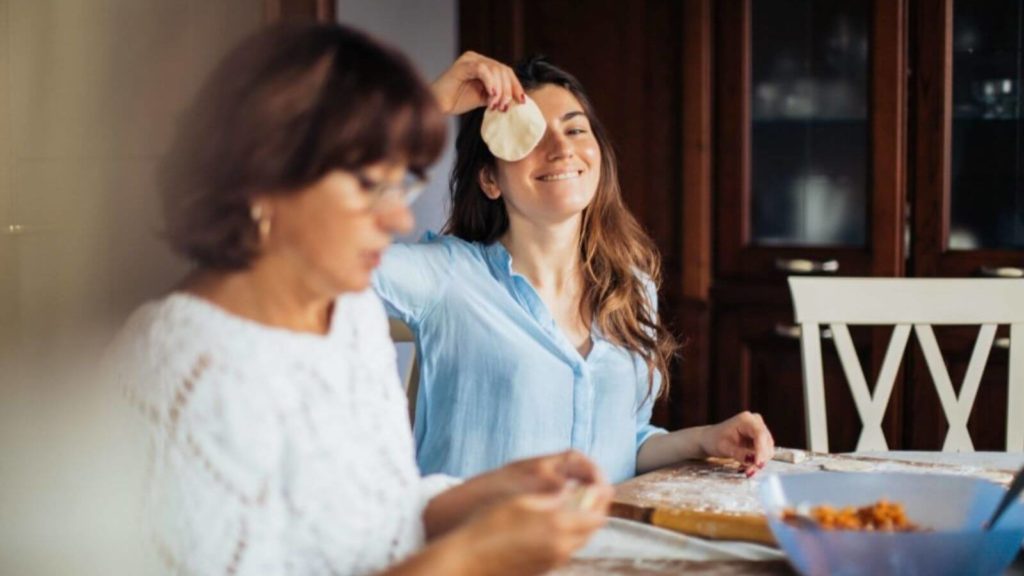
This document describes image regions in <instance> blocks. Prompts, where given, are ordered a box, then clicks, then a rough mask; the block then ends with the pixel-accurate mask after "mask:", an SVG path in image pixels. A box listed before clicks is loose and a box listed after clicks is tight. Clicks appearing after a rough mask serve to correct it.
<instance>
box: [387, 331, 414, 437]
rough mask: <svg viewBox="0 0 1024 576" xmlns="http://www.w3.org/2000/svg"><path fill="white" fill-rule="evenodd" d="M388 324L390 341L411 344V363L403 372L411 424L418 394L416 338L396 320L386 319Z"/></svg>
mask: <svg viewBox="0 0 1024 576" xmlns="http://www.w3.org/2000/svg"><path fill="white" fill-rule="evenodd" d="M388 322H389V323H390V326H391V339H392V340H394V341H395V343H396V344H398V343H403V342H404V343H412V344H413V347H412V358H411V362H409V368H408V369H407V370H406V371H405V377H404V378H403V383H404V384H405V394H406V396H407V397H408V399H409V421H410V422H413V421H415V420H416V395H417V394H419V389H420V359H419V357H418V356H417V355H416V336H415V335H413V333H412V330H410V329H409V327H408V326H407V325H406V324H405V322H402V321H401V320H398V319H396V318H388Z"/></svg>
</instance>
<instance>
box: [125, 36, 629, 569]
mask: <svg viewBox="0 0 1024 576" xmlns="http://www.w3.org/2000/svg"><path fill="white" fill-rule="evenodd" d="M443 143H444V120H443V116H442V114H441V112H440V111H439V110H438V108H437V105H436V103H435V100H434V98H433V96H432V95H431V93H430V92H429V90H428V89H427V87H426V86H425V85H424V84H423V83H422V82H421V80H420V79H419V78H418V77H417V75H416V74H415V73H414V72H413V70H412V69H411V67H410V65H409V64H408V62H407V61H406V59H405V58H404V57H402V56H401V55H400V54H398V53H396V52H395V51H393V50H391V49H389V48H386V47H383V46H381V45H380V44H378V43H377V42H375V41H373V40H371V39H369V38H367V37H366V36H364V35H362V34H360V33H358V32H356V31H354V30H351V29H349V28H345V27H340V26H312V25H310V26H299V27H281V28H276V29H272V30H269V31H265V32H262V33H259V34H257V35H256V36H254V37H252V38H249V39H248V40H246V41H245V42H244V43H243V44H242V45H240V46H239V47H238V48H237V49H235V50H234V51H233V52H232V53H231V54H230V55H229V56H228V57H227V58H226V60H225V61H224V62H223V63H222V64H221V65H220V66H219V68H217V69H216V70H215V72H214V73H213V75H212V77H211V78H210V79H209V80H208V82H207V83H206V84H205V86H204V88H203V89H202V91H201V92H200V94H199V96H198V99H197V100H196V102H195V104H194V105H193V106H192V108H191V109H190V111H189V112H188V114H187V115H186V118H185V123H184V124H183V126H182V129H181V131H180V133H179V135H178V139H177V141H176V144H175V146H174V148H173V150H172V153H171V155H170V157H169V158H170V160H169V161H168V164H167V170H166V174H165V176H166V178H165V179H164V204H165V211H166V215H167V236H168V238H169V241H170V243H171V245H172V246H173V247H174V248H175V249H176V250H177V251H178V252H180V253H181V254H183V255H185V256H186V257H188V258H190V259H191V260H192V261H193V262H194V263H195V264H196V269H195V272H194V273H193V274H192V275H190V276H189V277H188V278H186V279H185V280H184V281H183V282H182V284H181V285H180V286H179V287H178V288H177V289H176V290H174V291H173V292H172V293H171V294H169V295H167V296H166V297H164V298H162V299H160V300H157V301H155V302H151V303H149V304H146V305H144V306H143V307H142V308H141V309H139V310H138V311H137V312H136V313H135V314H134V315H133V317H132V318H131V319H130V320H129V321H128V323H127V326H126V327H125V329H124V331H123V332H122V334H121V338H120V340H119V349H120V353H121V354H120V358H121V359H122V362H123V364H121V367H120V369H121V371H122V373H121V378H122V381H123V382H124V388H125V394H126V396H127V397H128V399H129V400H130V402H131V403H132V404H133V405H134V406H136V407H137V409H138V411H139V413H140V414H142V415H144V416H145V418H146V421H147V424H146V430H147V434H146V435H147V438H148V443H149V449H150V450H149V454H150V461H149V467H148V471H149V476H150V481H149V482H148V486H149V489H148V495H147V499H146V500H147V504H148V507H149V510H150V513H151V516H150V519H151V520H152V527H153V531H152V532H153V540H154V543H155V545H156V549H157V550H158V552H159V555H160V557H161V558H162V560H163V562H164V563H165V565H166V567H167V568H168V570H169V571H171V572H175V573H187V574H260V575H263V574H283V573H288V574H369V573H380V572H383V573H385V574H477V573H486V574H534V573H540V572H543V571H545V570H547V569H549V568H551V567H552V566H554V565H556V564H558V563H559V562H562V561H564V560H565V559H566V558H567V557H568V555H569V554H570V553H571V552H572V550H574V549H576V548H577V547H579V546H580V545H582V543H583V542H584V541H585V540H586V538H587V536H588V535H589V534H590V533H591V532H592V531H593V530H595V529H596V528H598V527H599V526H600V525H601V524H602V522H603V517H604V512H605V510H606V508H607V505H608V502H609V500H610V489H609V488H608V486H607V484H606V483H604V481H603V480H602V478H601V475H600V473H599V472H598V471H597V470H596V468H595V467H594V465H593V464H592V463H591V462H590V461H589V460H588V459H586V458H585V457H583V456H581V455H579V454H578V453H572V452H566V453H562V454H557V455H554V456H546V457H539V458H535V459H533V460H529V461H525V462H519V463H517V464H513V465H510V466H508V467H505V468H503V469H501V470H498V471H496V472H494V473H491V474H487V475H485V476H482V477H479V478H477V479H473V480H470V481H468V482H466V483H464V484H462V485H460V486H457V487H452V486H453V484H454V482H453V481H452V479H450V478H445V477H428V478H421V477H420V474H419V471H418V470H417V467H416V462H415V455H414V448H413V441H412V437H411V434H410V431H409V428H408V420H407V412H406V407H405V398H404V395H403V392H402V389H401V388H400V384H399V382H398V378H397V374H396V370H395V358H394V348H393V346H392V344H391V342H390V340H389V337H388V329H387V322H386V318H385V314H384V309H383V307H382V305H381V303H380V301H379V300H378V299H377V297H376V296H375V295H374V294H373V292H371V291H368V290H367V288H368V287H369V284H370V278H371V274H372V273H373V270H374V269H375V268H376V266H377V264H378V262H379V261H380V259H381V255H382V253H383V252H384V250H385V249H386V248H387V246H388V244H389V243H390V241H391V237H392V235H393V234H395V233H397V232H401V231H405V230H408V229H409V228H410V226H411V223H412V216H411V214H410V212H409V210H408V208H407V203H408V202H409V201H410V200H411V197H412V195H413V193H414V191H415V189H416V187H417V181H418V180H419V178H420V177H421V176H422V174H423V172H424V170H425V169H426V168H427V167H428V166H429V165H430V164H431V163H432V162H433V161H434V160H435V159H436V157H437V156H438V154H439V152H440V151H441V149H442V147H443ZM570 481H571V482H572V483H575V482H582V483H590V484H591V485H592V486H593V487H594V488H593V490H594V494H596V502H595V504H594V505H593V506H592V507H590V508H584V509H580V508H579V507H574V506H571V505H567V499H566V497H565V495H564V490H563V488H564V487H565V486H566V484H567V483H570ZM474 512H477V513H476V514H473V513H474ZM426 541H430V543H429V544H427V545H426V546H425V547H423V546H424V544H425V543H426Z"/></svg>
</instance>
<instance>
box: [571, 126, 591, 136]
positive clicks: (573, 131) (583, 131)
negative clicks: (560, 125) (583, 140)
mask: <svg viewBox="0 0 1024 576" xmlns="http://www.w3.org/2000/svg"><path fill="white" fill-rule="evenodd" d="M566 133H568V134H569V135H570V136H578V135H580V134H586V133H587V130H586V129H585V128H569V129H568V130H566Z"/></svg>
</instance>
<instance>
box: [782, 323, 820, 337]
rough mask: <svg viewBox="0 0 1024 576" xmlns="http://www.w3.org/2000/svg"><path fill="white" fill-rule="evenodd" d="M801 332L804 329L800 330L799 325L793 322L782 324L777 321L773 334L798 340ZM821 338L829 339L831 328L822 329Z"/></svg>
mask: <svg viewBox="0 0 1024 576" xmlns="http://www.w3.org/2000/svg"><path fill="white" fill-rule="evenodd" d="M803 332H804V331H803V330H801V329H800V327H799V326H795V325H793V324H783V323H781V322H779V323H778V324H776V325H775V335H776V336H778V337H779V338H785V339H786V340H799V339H800V336H801V335H802V334H803ZM821 338H822V339H823V340H831V339H832V330H831V329H829V328H825V329H824V330H822V331H821Z"/></svg>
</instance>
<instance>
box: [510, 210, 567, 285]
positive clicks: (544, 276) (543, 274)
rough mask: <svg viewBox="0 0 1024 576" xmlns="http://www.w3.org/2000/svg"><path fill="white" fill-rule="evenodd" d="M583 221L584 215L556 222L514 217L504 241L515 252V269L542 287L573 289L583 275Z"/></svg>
mask: <svg viewBox="0 0 1024 576" xmlns="http://www.w3.org/2000/svg"><path fill="white" fill-rule="evenodd" d="M510 216H511V215H510ZM581 223H582V217H580V216H577V217H575V218H572V219H570V220H568V221H566V222H564V223H559V224H555V225H551V224H545V225H537V224H534V223H531V222H527V221H524V220H522V219H520V218H516V217H512V218H510V221H509V228H508V232H506V233H505V235H504V236H503V237H502V238H501V243H502V244H503V245H504V246H505V249H506V250H508V253H509V255H511V256H512V269H513V270H515V271H516V272H518V273H519V274H522V275H523V276H525V277H526V278H527V279H528V280H529V281H530V283H531V284H533V286H534V287H535V288H537V289H538V290H545V291H547V290H551V291H554V292H555V293H561V292H565V291H569V290H572V289H573V287H574V286H575V284H576V282H577V280H578V275H579V261H580V253H579V240H580V225H581Z"/></svg>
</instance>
